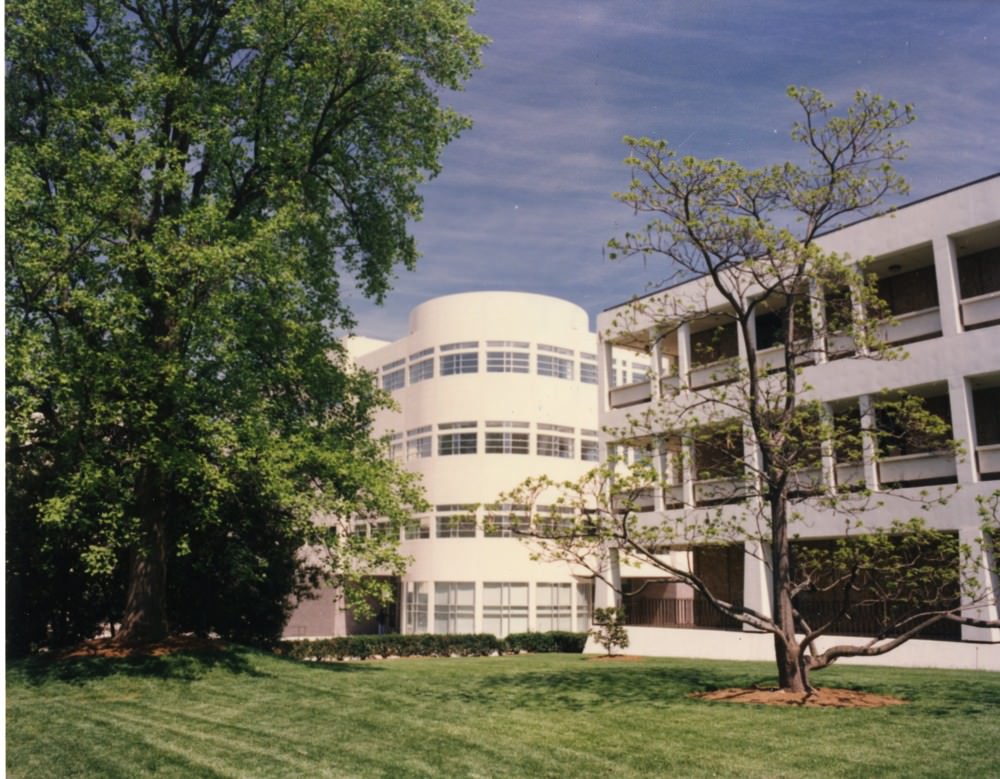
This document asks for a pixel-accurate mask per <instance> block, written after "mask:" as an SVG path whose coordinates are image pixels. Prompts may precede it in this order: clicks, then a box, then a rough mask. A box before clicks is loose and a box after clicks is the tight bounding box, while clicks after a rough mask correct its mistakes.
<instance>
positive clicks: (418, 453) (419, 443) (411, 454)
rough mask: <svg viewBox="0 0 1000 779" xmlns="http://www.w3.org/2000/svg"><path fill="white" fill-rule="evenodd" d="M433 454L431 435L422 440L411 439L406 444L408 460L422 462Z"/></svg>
mask: <svg viewBox="0 0 1000 779" xmlns="http://www.w3.org/2000/svg"><path fill="white" fill-rule="evenodd" d="M431 453H432V450H431V437H430V436H429V435H425V436H423V437H422V438H411V439H409V440H408V441H407V442H406V459H407V460H420V459H422V458H424V457H430V456H431Z"/></svg>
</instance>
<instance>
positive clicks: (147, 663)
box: [7, 647, 270, 685]
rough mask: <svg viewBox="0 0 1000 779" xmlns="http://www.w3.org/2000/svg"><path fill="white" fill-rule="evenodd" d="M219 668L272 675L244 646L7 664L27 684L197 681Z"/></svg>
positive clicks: (12, 674) (49, 657)
mask: <svg viewBox="0 0 1000 779" xmlns="http://www.w3.org/2000/svg"><path fill="white" fill-rule="evenodd" d="M216 669H222V670H224V671H228V672H229V673H233V674H242V675H246V676H253V677H261V676H270V674H268V673H266V672H263V671H261V670H260V669H258V668H256V667H255V666H254V664H253V663H251V662H250V659H249V658H248V657H247V650H246V649H245V648H242V647H225V648H219V649H214V650H205V651H189V652H177V653H174V654H170V655H161V656H157V655H150V654H135V655H132V656H130V657H87V656H80V657H60V656H56V655H49V654H45V655H35V656H33V657H28V658H26V659H23V660H18V661H15V662H13V663H10V664H8V666H7V675H8V677H14V678H16V677H21V678H23V679H24V680H25V681H26V682H27V683H28V684H31V685H41V684H45V683H47V682H64V683H69V684H85V683H87V682H89V681H92V680H95V679H103V678H108V677H111V676H126V677H147V678H155V679H177V680H183V681H194V680H196V679H199V678H201V677H203V676H205V675H206V674H208V673H210V672H211V671H214V670H216Z"/></svg>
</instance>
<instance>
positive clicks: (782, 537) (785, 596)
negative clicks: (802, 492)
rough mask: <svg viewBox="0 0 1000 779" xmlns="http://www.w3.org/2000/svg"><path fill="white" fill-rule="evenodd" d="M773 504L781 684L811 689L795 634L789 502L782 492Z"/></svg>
mask: <svg viewBox="0 0 1000 779" xmlns="http://www.w3.org/2000/svg"><path fill="white" fill-rule="evenodd" d="M770 503H771V506H770V509H771V534H772V538H771V560H772V565H771V577H772V579H771V584H772V592H773V593H774V595H773V604H772V605H773V615H774V621H775V623H776V624H777V626H778V629H779V631H780V633H778V634H775V636H774V660H775V664H776V665H777V667H778V685H779V686H780V687H781V689H782V690H788V691H789V692H808V691H809V690H811V689H812V688H811V687H810V686H809V678H808V672H807V669H806V663H805V661H804V660H805V658H803V656H802V648H801V647H800V646H799V643H798V641H797V639H796V637H795V614H794V611H793V607H792V570H791V566H792V559H791V553H790V550H789V539H788V515H787V508H788V504H787V503H786V501H785V500H784V499H783V498H782V496H780V495H779V496H776V497H774V498H772V500H771V501H770Z"/></svg>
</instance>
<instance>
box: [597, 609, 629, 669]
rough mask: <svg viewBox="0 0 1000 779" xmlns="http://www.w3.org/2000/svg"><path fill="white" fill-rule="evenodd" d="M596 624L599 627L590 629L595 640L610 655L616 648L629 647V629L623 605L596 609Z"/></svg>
mask: <svg viewBox="0 0 1000 779" xmlns="http://www.w3.org/2000/svg"><path fill="white" fill-rule="evenodd" d="M594 624H595V625H597V627H596V628H595V629H594V630H591V631H590V635H591V636H593V637H594V640H595V641H596V642H597V643H598V644H600V645H601V646H603V647H604V651H605V652H607V653H608V657H611V655H612V654H613V650H614V648H615V647H616V646H617V647H620V648H621V649H627V648H628V631H627V630H626V629H625V609H623V608H622V607H621V606H607V607H605V608H599V609H594Z"/></svg>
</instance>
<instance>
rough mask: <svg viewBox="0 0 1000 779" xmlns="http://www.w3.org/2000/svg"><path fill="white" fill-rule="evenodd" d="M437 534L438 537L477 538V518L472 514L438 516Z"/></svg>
mask: <svg viewBox="0 0 1000 779" xmlns="http://www.w3.org/2000/svg"><path fill="white" fill-rule="evenodd" d="M435 535H436V537H437V538H475V537H476V518H475V516H473V515H471V514H454V515H452V516H445V517H438V518H437V527H436V528H435Z"/></svg>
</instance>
